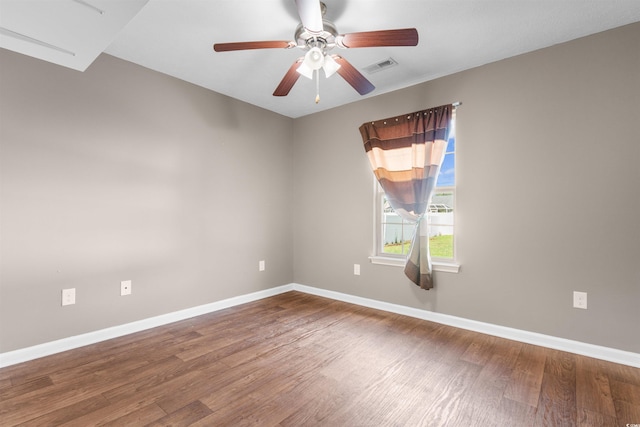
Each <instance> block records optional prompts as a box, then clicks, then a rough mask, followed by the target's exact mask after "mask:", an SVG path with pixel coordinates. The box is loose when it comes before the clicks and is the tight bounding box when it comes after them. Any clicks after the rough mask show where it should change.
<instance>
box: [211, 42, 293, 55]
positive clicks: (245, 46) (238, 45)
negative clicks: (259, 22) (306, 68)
mask: <svg viewBox="0 0 640 427" xmlns="http://www.w3.org/2000/svg"><path fill="white" fill-rule="evenodd" d="M292 47H295V43H293V42H288V41H282V40H272V41H263V42H235V43H216V44H214V45H213V50H215V51H216V52H229V51H232V50H250V49H289V48H292Z"/></svg>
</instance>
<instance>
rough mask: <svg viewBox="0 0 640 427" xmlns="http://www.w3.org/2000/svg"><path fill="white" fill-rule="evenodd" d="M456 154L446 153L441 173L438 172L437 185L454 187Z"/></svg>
mask: <svg viewBox="0 0 640 427" xmlns="http://www.w3.org/2000/svg"><path fill="white" fill-rule="evenodd" d="M455 167H456V160H455V154H454V153H449V154H445V156H444V161H443V162H442V166H440V173H439V174H438V181H437V183H436V186H437V187H453V186H454V185H455V183H456V169H455Z"/></svg>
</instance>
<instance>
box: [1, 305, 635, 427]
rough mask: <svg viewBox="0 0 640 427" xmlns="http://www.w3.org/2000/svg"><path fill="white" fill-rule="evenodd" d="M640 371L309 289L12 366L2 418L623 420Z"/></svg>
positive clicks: (8, 421) (276, 422)
mask: <svg viewBox="0 0 640 427" xmlns="http://www.w3.org/2000/svg"><path fill="white" fill-rule="evenodd" d="M627 423H640V369H637V368H632V367H629V366H624V365H617V364H614V363H609V362H603V361H599V360H596V359H591V358H587V357H583V356H577V355H574V354H570V353H565V352H561V351H556V350H550V349H545V348H541V347H536V346H532V345H528V344H523V343H518V342H514V341H509V340H505V339H501V338H496V337H492V336H488V335H483V334H478V333H474V332H469V331H465V330H461V329H456V328H452V327H448V326H444V325H439V324H436V323H430V322H426V321H422V320H417V319H413V318H409V317H404V316H400V315H396V314H391V313H386V312H381V311H376V310H373V309H368V308H363V307H359V306H354V305H350V304H347V303H343V302H338V301H333V300H329V299H324V298H320V297H316V296H311V295H307V294H303V293H299V292H288V293H285V294H282V295H278V296H275V297H272V298H267V299H264V300H261V301H257V302H253V303H249V304H245V305H242V306H238V307H234V308H230V309H226V310H222V311H218V312H216V313H211V314H208V315H204V316H200V317H197V318H193V319H189V320H185V321H181V322H178V323H174V324H171V325H167V326H163V327H160V328H155V329H152V330H148V331H144V332H140V333H136V334H132V335H127V336H125V337H121V338H117V339H114V340H110V341H105V342H102V343H99V344H95V345H91V346H87V347H83V348H80V349H76V350H72V351H69V352H65V353H60V354H56V355H53V356H49V357H45V358H42V359H38V360H34V361H31V362H27V363H23V364H20V365H14V366H10V367H7V368H4V369H1V370H0V425H2V426H13V425H23V424H24V425H33V426H59V425H65V426H67V425H69V426H83V427H84V426H93V425H121V426H125V425H126V426H137V425H174V426H182V425H199V426H241V425H258V426H309V425H324V426H445V425H447V426H483V427H485V426H500V427H503V426H598V427H602V426H625V425H626V424H627Z"/></svg>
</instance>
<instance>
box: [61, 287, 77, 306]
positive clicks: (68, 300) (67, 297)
mask: <svg viewBox="0 0 640 427" xmlns="http://www.w3.org/2000/svg"><path fill="white" fill-rule="evenodd" d="M75 303H76V288H70V289H63V290H62V305H72V304H75Z"/></svg>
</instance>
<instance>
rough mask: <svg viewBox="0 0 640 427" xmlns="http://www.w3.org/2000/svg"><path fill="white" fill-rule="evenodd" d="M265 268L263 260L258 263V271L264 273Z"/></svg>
mask: <svg viewBox="0 0 640 427" xmlns="http://www.w3.org/2000/svg"><path fill="white" fill-rule="evenodd" d="M265 268H266V267H265V264H264V260H262V261H260V262H258V271H264V270H265Z"/></svg>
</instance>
